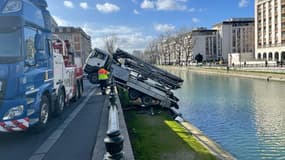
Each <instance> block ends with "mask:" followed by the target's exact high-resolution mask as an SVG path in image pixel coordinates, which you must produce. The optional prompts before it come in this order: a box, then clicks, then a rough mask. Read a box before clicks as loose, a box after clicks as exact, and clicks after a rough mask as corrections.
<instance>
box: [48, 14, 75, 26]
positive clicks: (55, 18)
mask: <svg viewBox="0 0 285 160" xmlns="http://www.w3.org/2000/svg"><path fill="white" fill-rule="evenodd" d="M52 17H53V18H54V20H55V21H56V23H57V24H58V25H59V26H69V25H71V23H70V22H68V21H66V20H64V19H62V18H60V17H58V16H54V15H53V16H52Z"/></svg>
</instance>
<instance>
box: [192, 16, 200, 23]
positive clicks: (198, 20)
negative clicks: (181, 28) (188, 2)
mask: <svg viewBox="0 0 285 160" xmlns="http://www.w3.org/2000/svg"><path fill="white" fill-rule="evenodd" d="M192 22H193V23H198V22H200V19H198V18H195V17H194V18H192Z"/></svg>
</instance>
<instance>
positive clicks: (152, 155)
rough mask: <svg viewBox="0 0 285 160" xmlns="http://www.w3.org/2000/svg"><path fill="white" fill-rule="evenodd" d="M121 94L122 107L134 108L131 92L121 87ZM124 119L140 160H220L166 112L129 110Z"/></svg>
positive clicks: (125, 112)
mask: <svg viewBox="0 0 285 160" xmlns="http://www.w3.org/2000/svg"><path fill="white" fill-rule="evenodd" d="M118 92H119V97H120V100H121V104H122V106H123V107H126V106H131V105H132V104H131V103H130V101H129V98H128V91H127V90H125V89H123V88H120V87H118ZM155 112H158V111H157V109H155ZM124 115H125V119H126V123H127V127H128V132H129V135H130V139H131V143H132V147H133V150H134V155H135V159H136V160H215V159H216V158H215V157H214V156H213V155H212V154H211V153H209V151H208V150H207V149H206V148H204V147H203V146H202V145H201V144H200V143H199V142H198V141H197V140H196V139H195V138H194V137H193V136H192V135H191V134H190V133H189V132H188V131H187V130H186V129H185V128H183V127H182V126H181V125H180V124H179V123H177V122H176V121H174V120H172V118H171V117H170V116H169V114H168V113H166V112H160V113H159V114H156V115H155V116H151V115H150V113H149V112H148V111H147V110H140V111H135V110H125V111H124Z"/></svg>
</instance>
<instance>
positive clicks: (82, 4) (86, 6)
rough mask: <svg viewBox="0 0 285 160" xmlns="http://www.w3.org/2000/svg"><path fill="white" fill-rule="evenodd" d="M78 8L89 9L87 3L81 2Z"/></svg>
mask: <svg viewBox="0 0 285 160" xmlns="http://www.w3.org/2000/svg"><path fill="white" fill-rule="evenodd" d="M80 7H81V8H82V9H88V8H89V6H88V3H87V2H81V3H80Z"/></svg>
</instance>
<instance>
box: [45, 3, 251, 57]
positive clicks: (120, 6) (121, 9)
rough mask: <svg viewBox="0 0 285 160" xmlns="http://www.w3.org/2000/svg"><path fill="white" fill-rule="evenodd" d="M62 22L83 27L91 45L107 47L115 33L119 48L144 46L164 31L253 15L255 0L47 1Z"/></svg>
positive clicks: (209, 24)
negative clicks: (106, 39)
mask: <svg viewBox="0 0 285 160" xmlns="http://www.w3.org/2000/svg"><path fill="white" fill-rule="evenodd" d="M47 2H48V5H49V10H50V12H51V14H52V16H53V17H54V18H55V19H56V21H57V22H58V24H59V25H64V26H68V25H71V26H77V27H82V28H83V29H84V30H85V31H86V32H87V33H88V34H89V35H91V37H92V46H93V47H99V48H104V38H105V37H106V36H108V35H111V34H115V35H116V36H117V37H118V39H119V40H118V43H117V44H118V47H120V48H122V49H125V50H128V51H132V50H135V49H144V48H145V47H146V45H147V43H148V42H149V41H151V40H152V39H154V38H156V37H157V36H158V35H160V34H163V33H164V32H166V31H167V32H168V31H171V32H175V31H177V30H179V29H180V28H195V27H208V28H210V27H211V26H212V25H213V24H216V23H219V22H221V21H223V20H225V19H229V18H232V17H253V16H254V0H47Z"/></svg>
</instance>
